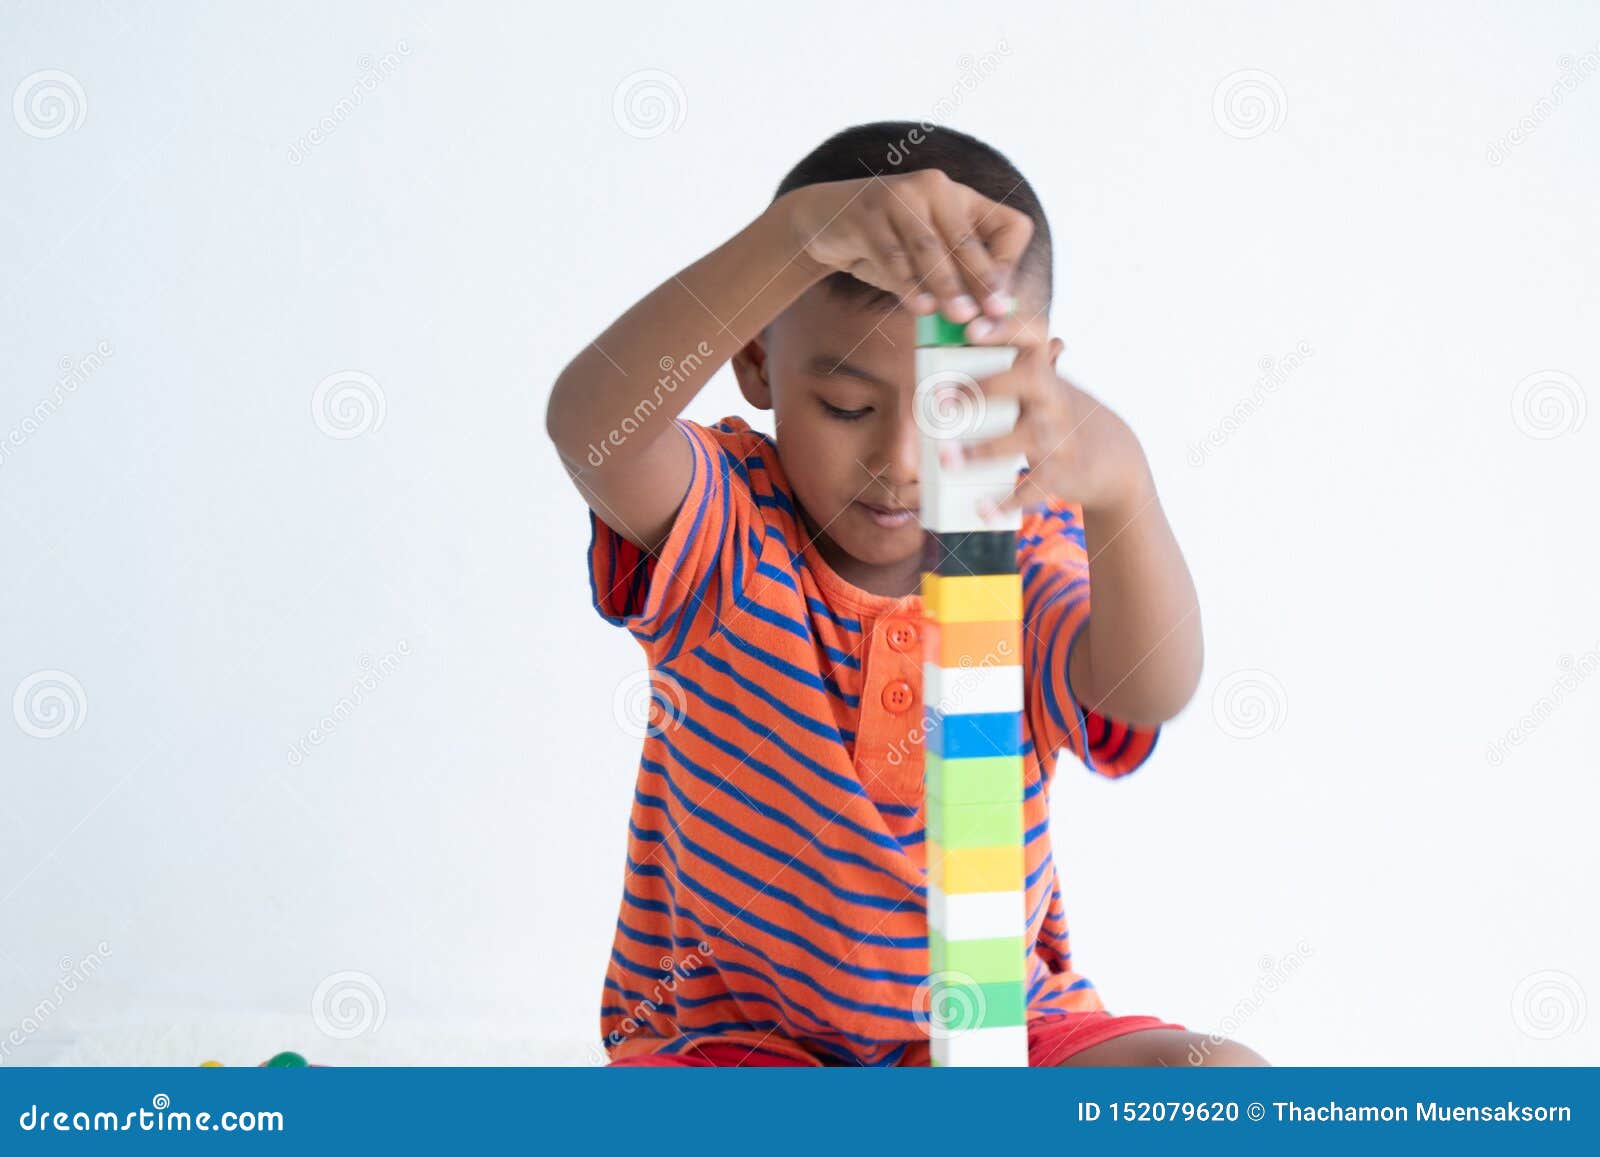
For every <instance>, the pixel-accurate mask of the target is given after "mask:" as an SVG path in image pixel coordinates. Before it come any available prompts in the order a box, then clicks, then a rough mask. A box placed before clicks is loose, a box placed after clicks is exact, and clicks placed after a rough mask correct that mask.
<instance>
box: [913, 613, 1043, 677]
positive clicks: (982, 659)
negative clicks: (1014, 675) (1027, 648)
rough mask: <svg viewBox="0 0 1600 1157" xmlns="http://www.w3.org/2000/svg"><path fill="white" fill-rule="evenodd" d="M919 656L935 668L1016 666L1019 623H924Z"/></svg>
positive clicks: (1018, 663)
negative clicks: (920, 654)
mask: <svg viewBox="0 0 1600 1157" xmlns="http://www.w3.org/2000/svg"><path fill="white" fill-rule="evenodd" d="M922 639H923V646H922V658H923V661H924V662H927V663H932V664H934V666H936V667H956V668H960V667H1019V666H1021V665H1022V624H1021V623H1020V622H1018V621H1017V620H1016V619H1011V620H1010V621H1008V622H987V623H941V622H937V621H934V620H927V621H925V622H924V623H923V632H922Z"/></svg>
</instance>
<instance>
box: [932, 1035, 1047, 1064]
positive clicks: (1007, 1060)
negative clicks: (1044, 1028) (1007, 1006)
mask: <svg viewBox="0 0 1600 1157" xmlns="http://www.w3.org/2000/svg"><path fill="white" fill-rule="evenodd" d="M929 1043H930V1045H931V1050H930V1051H931V1052H932V1053H933V1063H934V1064H936V1065H941V1066H943V1067H945V1068H965V1069H971V1068H1024V1069H1025V1068H1027V1067H1028V1026H1027V1025H1022V1024H1017V1025H1007V1026H1005V1027H1003V1028H975V1029H970V1030H968V1031H967V1032H960V1033H956V1034H955V1035H954V1036H948V1037H934V1038H933V1040H932V1041H930V1042H929Z"/></svg>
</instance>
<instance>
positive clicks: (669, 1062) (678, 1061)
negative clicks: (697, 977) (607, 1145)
mask: <svg viewBox="0 0 1600 1157" xmlns="http://www.w3.org/2000/svg"><path fill="white" fill-rule="evenodd" d="M1153 1028H1170V1029H1177V1030H1179V1031H1180V1032H1181V1031H1183V1026H1182V1025H1181V1024H1171V1023H1169V1022H1168V1021H1164V1020H1162V1019H1161V1018H1160V1017H1157V1016H1112V1015H1111V1014H1110V1013H1109V1012H1100V1011H1097V1012H1065V1013H1054V1014H1051V1015H1049V1016H1041V1017H1036V1018H1034V1019H1033V1020H1030V1021H1029V1022H1028V1064H1029V1066H1030V1067H1032V1068H1047V1067H1050V1066H1052V1065H1059V1064H1060V1063H1061V1062H1062V1061H1064V1060H1066V1059H1067V1058H1068V1057H1070V1056H1072V1055H1073V1054H1074V1053H1081V1052H1082V1051H1083V1050H1084V1049H1087V1048H1091V1047H1093V1046H1094V1045H1097V1044H1103V1043H1105V1042H1106V1041H1108V1040H1111V1039H1112V1038H1114V1037H1119V1036H1126V1035H1127V1034H1128V1033H1130V1032H1144V1031H1146V1030H1147V1029H1153ZM611 1064H612V1067H613V1068H620V1067H623V1066H626V1067H628V1068H668V1067H672V1068H676V1067H680V1066H683V1067H693V1068H776V1067H779V1066H784V1065H794V1064H796V1061H795V1060H794V1058H793V1057H788V1056H784V1055H783V1054H782V1053H778V1052H767V1051H764V1050H762V1049H761V1048H759V1047H755V1048H752V1047H751V1046H749V1045H742V1044H732V1043H730V1042H727V1041H710V1042H708V1043H706V1044H703V1045H696V1046H692V1047H690V1048H687V1049H685V1050H684V1051H683V1052H681V1053H643V1054H641V1055H637V1056H631V1057H624V1058H622V1059H621V1060H620V1061H612V1062H611Z"/></svg>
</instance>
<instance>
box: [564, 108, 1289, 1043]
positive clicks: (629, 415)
mask: <svg viewBox="0 0 1600 1157" xmlns="http://www.w3.org/2000/svg"><path fill="white" fill-rule="evenodd" d="M890 158H894V160H893V162H892V163H891V161H890ZM1050 297H1051V248H1050V232H1049V226H1048V224H1047V222H1046V220H1045V215H1044V211H1043V209H1042V208H1041V207H1040V205H1039V202H1038V199H1037V197H1036V196H1035V195H1034V192H1033V190H1032V188H1031V187H1030V186H1029V185H1028V183H1027V182H1026V181H1025V180H1024V179H1023V177H1022V175H1021V174H1020V173H1019V172H1017V171H1016V169H1015V168H1013V167H1012V165H1011V164H1010V162H1008V161H1007V160H1006V159H1005V158H1004V157H1002V156H1001V155H1000V154H999V153H998V152H996V151H995V150H994V149H992V148H990V147H989V146H987V145H985V144H983V143H982V142H980V141H977V140H975V139H973V138H972V137H969V136H966V135H964V134H961V133H958V132H955V131H953V130H951V129H945V128H940V129H935V130H933V131H932V132H927V131H925V130H922V129H919V127H918V126H916V125H914V124H911V123H883V124H872V125H862V126H859V127H856V128H853V129H849V130H847V131H845V132H842V133H840V134H838V135H836V136H834V137H832V138H831V139H829V140H828V141H826V142H824V143H823V144H822V145H821V146H819V147H818V148H817V149H816V150H814V151H813V152H812V153H811V154H810V155H809V156H807V157H806V158H805V159H804V160H802V161H801V162H800V164H799V165H798V166H796V168H795V169H794V170H793V171H792V172H791V173H790V174H789V175H788V176H787V177H786V178H784V180H783V182H782V184H781V185H780V186H779V189H778V194H777V196H776V198H775V199H774V200H773V202H772V204H771V205H770V206H768V208H767V209H766V211H765V212H763V213H762V214H761V215H760V216H759V217H757V218H756V220H754V221H753V222H751V223H750V224H749V225H747V226H746V227H745V228H743V229H741V230H740V231H739V232H738V233H737V234H735V235H734V236H733V238H732V239H731V240H729V241H728V242H726V243H725V244H724V245H722V246H720V247H719V248H717V249H715V250H713V251H712V252H711V253H709V254H707V255H706V256H705V257H703V258H701V259H700V260H699V261H697V262H695V263H694V264H693V265H691V266H689V267H688V268H687V269H684V270H683V271H682V272H680V273H678V274H676V275H675V276H673V277H670V278H668V279H667V280H666V281H665V282H663V283H662V284H661V285H660V286H659V287H658V288H657V289H655V290H654V291H653V292H651V293H650V294H649V295H648V296H647V297H645V298H644V299H643V300H642V301H640V302H639V303H638V304H636V305H634V306H633V308H631V309H630V310H628V311H627V312H626V313H625V314H623V315H622V317H621V318H619V319H618V320H617V321H616V322H615V323H614V324H613V325H612V326H611V327H610V328H609V329H607V330H606V331H605V333H603V334H601V335H600V336H599V337H598V338H597V339H595V341H593V342H592V343H590V345H589V346H588V347H587V348H586V349H585V350H584V351H583V352H582V353H581V354H579V355H578V356H577V357H576V358H575V359H574V360H573V361H572V363H571V364H570V365H569V366H568V367H567V368H566V369H565V371H563V373H562V374H561V377H560V379H559V380H558V381H557V383H556V386H555V389H554V391H553V393H552V394H551V398H550V405H549V412H548V416H547V426H548V429H549V434H550V437H551V439H552V440H553V441H554V442H555V445H556V447H557V449H558V451H559V452H560V454H561V458H562V461H563V462H564V464H565V465H566V467H567V470H568V472H569V473H570V474H571V476H572V479H573V481H574V483H575V484H576V485H577V487H578V490H579V492H580V493H581V494H582V495H583V498H584V501H585V502H586V503H587V504H588V506H589V508H590V510H591V512H592V513H591V523H592V529H593V541H592V544H591V548H590V554H589V565H590V574H591V583H592V588H593V597H594V603H595V606H596V608H597V609H598V610H599V612H600V613H601V615H603V616H604V617H605V618H606V619H607V620H608V621H609V622H612V623H614V624H617V625H619V626H625V627H627V628H628V630H629V631H630V632H632V634H633V635H634V636H635V638H637V639H638V640H639V642H640V644H641V645H642V646H643V647H644V650H645V654H646V656H647V657H648V659H649V662H650V667H651V678H652V687H651V691H652V696H651V700H652V701H651V708H652V710H651V716H650V726H649V729H648V735H647V737H646V739H645V744H644V754H643V758H642V761H641V764H640V769H639V781H638V788H637V790H636V793H635V796H634V805H633V816H632V822H631V824H630V837H629V846H628V863H627V871H626V875H625V878H624V882H623V896H622V911H621V915H620V917H619V919H618V922H617V932H616V938H615V941H614V943H613V948H612V952H611V965H610V968H609V970H608V974H607V977H606V981H605V992H604V998H603V1007H602V1009H601V1031H602V1033H603V1034H604V1037H605V1044H606V1048H607V1050H608V1053H609V1055H610V1057H611V1060H612V1062H613V1063H616V1064H641V1063H642V1064H685V1065H710V1064H723V1065H738V1064H863V1065H892V1064H927V1063H928V1053H929V1049H928V1032H929V1029H928V1012H929V1010H928V1007H927V1005H928V1000H929V995H928V993H929V989H928V985H927V981H928V948H927V914H926V908H925V899H926V890H925V886H924V857H923V850H924V831H923V810H922V798H923V797H922V750H921V747H920V742H921V739H922V731H921V723H922V720H921V716H920V711H919V709H918V708H919V704H920V702H921V682H922V668H921V658H922V656H921V650H922V648H921V643H920V641H919V630H920V625H919V620H920V615H921V609H922V608H921V600H920V598H919V596H918V595H917V594H916V593H915V592H916V591H917V590H918V585H919V580H920V577H921V574H922V570H923V566H924V562H923V551H924V533H923V530H922V528H921V527H920V526H919V525H918V522H917V509H918V497H919V496H918V456H919V431H918V427H917V423H916V418H915V415H914V413H913V405H912V400H913V391H914V387H915V384H916V383H915V381H914V380H913V378H914V374H913V368H912V361H913V359H912V348H913V344H914V335H913V331H914V328H915V317H916V316H917V315H919V314H928V313H932V312H935V311H938V312H940V313H942V314H943V315H944V316H945V317H946V318H947V319H949V320H951V321H954V322H957V323H961V324H964V325H965V326H966V336H967V339H968V341H969V342H971V343H974V344H996V345H1011V346H1016V347H1018V349H1019V353H1018V355H1017V358H1016V362H1015V364H1014V366H1013V367H1012V369H1010V370H1009V371H1008V372H1006V373H1003V374H999V375H997V376H995V377H991V378H989V379H987V380H985V381H983V382H982V383H980V386H981V389H982V391H983V392H984V394H985V395H986V397H987V398H996V397H1009V398H1015V399H1016V400H1017V402H1018V403H1019V405H1020V416H1019V418H1018V420H1017V423H1016V427H1015V429H1014V431H1013V432H1012V433H1010V434H1008V435H1005V436H1002V437H999V438H995V439H991V440H990V441H988V442H985V443H980V444H977V445H969V446H968V448H967V450H966V452H965V453H966V455H967V456H968V457H969V458H973V459H978V458H984V457H992V456H995V455H1009V456H1013V457H1015V456H1016V455H1018V454H1023V455H1026V458H1027V462H1028V467H1029V469H1028V470H1027V472H1026V473H1024V474H1022V475H1020V480H1019V482H1018V484H1017V486H1016V488H1015V490H1013V491H1012V492H1011V493H1010V494H1009V495H1007V494H1004V493H1001V494H997V495H996V496H995V497H996V506H997V507H998V508H1002V509H1016V508H1022V509H1024V510H1025V514H1024V517H1023V522H1022V528H1021V530H1020V531H1018V533H1017V540H1016V549H1017V561H1018V568H1017V569H1018V570H1019V572H1020V573H1021V575H1022V582H1023V593H1024V608H1023V630H1022V652H1023V653H1022V667H1023V672H1024V679H1025V687H1026V694H1025V703H1026V706H1025V710H1024V713H1023V727H1024V731H1023V738H1024V744H1023V760H1024V785H1025V790H1024V813H1025V816H1024V823H1025V825H1026V833H1025V839H1026V847H1025V852H1024V859H1025V867H1026V872H1027V876H1026V881H1025V888H1026V900H1027V909H1028V925H1027V931H1026V937H1025V942H1026V943H1029V944H1031V945H1032V949H1031V952H1030V955H1029V959H1028V971H1027V980H1028V1018H1029V1025H1028V1030H1029V1031H1028V1036H1029V1046H1030V1047H1029V1051H1030V1063H1032V1064H1034V1065H1055V1064H1075V1065H1076V1064H1084V1065H1120V1064H1168V1065H1184V1064H1192V1063H1196V1062H1197V1061H1199V1062H1201V1063H1207V1064H1261V1063H1264V1062H1262V1061H1261V1059H1260V1058H1259V1057H1257V1056H1256V1055H1255V1054H1254V1053H1253V1052H1251V1051H1250V1050H1249V1049H1247V1048H1244V1047H1243V1046H1241V1045H1237V1044H1234V1043H1233V1042H1231V1041H1223V1042H1221V1043H1218V1041H1217V1040H1216V1038H1214V1037H1205V1036H1201V1035H1199V1034H1194V1033H1188V1032H1185V1031H1184V1030H1183V1029H1182V1028H1180V1027H1179V1026H1177V1025H1174V1024H1169V1023H1166V1022H1164V1021H1161V1020H1159V1019H1157V1018H1154V1017H1148V1016H1113V1015H1111V1014H1110V1013H1108V1012H1106V1011H1105V1010H1104V1008H1103V1007H1102V1005H1101V1003H1100V1000H1099V997H1098V995H1097V994H1096V992H1095V990H1094V988H1093V986H1092V985H1091V984H1090V983H1089V981H1088V980H1087V979H1085V978H1084V977H1082V976H1080V975H1078V974H1077V973H1076V972H1074V971H1073V969H1072V954H1071V951H1070V947H1069V942H1068V937H1067V926H1066V919H1065V913H1064V911H1063V909H1062V905H1061V888H1060V883H1059V881H1058V879H1057V874H1056V869H1055V863H1054V860H1053V858H1052V856H1051V854H1050V836H1049V821H1048V816H1049V787H1050V783H1051V779H1052V776H1053V774H1054V771H1055V766H1056V760H1057V757H1058V754H1059V749H1060V748H1061V747H1062V746H1063V745H1066V746H1068V747H1070V749H1071V752H1072V755H1073V757H1074V758H1077V759H1080V760H1082V761H1083V762H1084V763H1085V764H1087V765H1088V766H1089V767H1090V768H1091V769H1092V770H1095V771H1098V772H1100V773H1101V774H1103V775H1107V776H1121V775H1125V774H1127V773H1128V772H1130V771H1133V770H1134V769H1135V768H1136V767H1138V766H1139V765H1140V764H1141V763H1143V762H1144V760H1145V759H1146V758H1147V757H1148V756H1149V754H1150V751H1151V749H1152V748H1153V747H1154V746H1155V743H1156V738H1157V735H1158V733H1159V730H1160V724H1161V723H1162V722H1163V721H1164V720H1167V719H1169V718H1171V717H1172V716H1173V715H1174V714H1176V713H1177V711H1178V710H1179V709H1181V708H1182V707H1183V705H1184V704H1185V703H1186V702H1187V701H1188V700H1189V698H1190V697H1191V695H1193V693H1194V689H1195V686H1196V683H1197V681H1198V679H1199V674H1200V666H1201V634H1200V619H1199V613H1198V608H1197V604H1196V599H1195V593H1194V588H1193V585H1192V584H1191V582H1190V578H1189V574H1188V570H1187V568H1186V566H1185V564H1184V560H1183V556H1182V553H1181V552H1180V551H1179V549H1178V545H1177V543H1176V541H1175V540H1174V538H1173V535H1172V531H1171V529H1170V528H1169V526H1168V525H1167V521H1166V518H1165V517H1164V515H1163V513H1162V509H1161V506H1160V503H1159V502H1158V501H1157V498H1156V493H1155V487H1154V483H1153V481H1152V477H1151V472H1150V469H1149V466H1148V464H1147V463H1146V461H1145V459H1144V455H1143V452H1142V451H1141V449H1140V446H1139V443H1138V441H1137V439H1136V438H1135V437H1134V435H1133V433H1132V431H1131V430H1130V429H1129V428H1128V427H1127V426H1126V425H1125V424H1124V423H1123V422H1122V421H1121V420H1120V419H1119V418H1118V417H1117V416H1116V415H1115V414H1113V413H1111V411H1109V410H1107V409H1106V408H1105V407H1104V406H1101V405H1100V404H1099V403H1098V402H1096V401H1095V400H1094V399H1093V398H1091V397H1090V396H1089V395H1087V394H1085V393H1083V392H1082V391H1080V390H1078V389H1076V388H1075V387H1073V386H1072V385H1070V384H1068V383H1067V382H1066V381H1064V380H1062V379H1061V378H1059V377H1057V376H1056V374H1055V371H1054V368H1053V366H1054V362H1055V359H1056V357H1057V355H1058V354H1059V353H1060V351H1061V342H1060V341H1058V340H1056V339H1054V338H1051V337H1050V336H1049V334H1048V329H1047V321H1046V311H1047V310H1048V308H1049V305H1050ZM729 360H731V361H732V363H733V369H734V373H735V375H736V376H737V378H738V381H739V386H740V389H741V391H742V392H743V393H744V396H745V398H746V399H747V400H748V401H749V402H750V404H751V405H752V406H755V407H756V408H758V409H763V410H772V411H773V414H774V428H775V430H776V439H775V440H774V439H769V438H767V437H766V436H764V435H762V434H759V433H757V432H756V431H754V430H752V429H751V428H750V427H749V426H747V425H746V424H745V423H744V422H743V421H742V420H741V419H739V418H726V419H724V420H723V421H722V422H719V423H718V424H717V425H715V426H711V427H706V426H701V425H698V424H695V423H693V422H688V421H683V420H680V419H678V417H677V416H678V414H679V413H680V412H681V411H682V410H683V408H684V407H685V406H686V405H687V404H688V402H689V400H690V399H691V398H692V397H693V396H694V394H695V392H696V391H697V390H699V389H700V387H701V386H703V385H704V384H705V382H706V381H707V380H708V379H709V378H710V377H711V375H712V373H713V372H715V370H716V369H717V368H718V367H719V366H721V365H722V364H723V363H725V362H728V361H729ZM663 371H667V372H666V373H663ZM1091 586H1092V588H1093V591H1094V599H1095V602H1094V614H1093V616H1092V617H1091V615H1090V614H1089V591H1090V588H1091Z"/></svg>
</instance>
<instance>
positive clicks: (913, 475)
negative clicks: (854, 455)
mask: <svg viewBox="0 0 1600 1157" xmlns="http://www.w3.org/2000/svg"><path fill="white" fill-rule="evenodd" d="M921 456H922V437H921V431H919V430H918V429H917V424H916V422H915V421H912V420H911V418H910V417H909V415H908V416H907V418H906V420H905V421H902V422H896V423H895V424H894V428H893V429H892V430H891V431H890V432H889V434H888V436H887V437H886V438H885V439H884V443H883V444H882V445H881V446H879V447H878V453H877V455H876V457H877V459H878V470H877V473H878V475H879V477H881V478H882V479H883V481H884V482H886V483H888V484H889V485H891V486H894V487H896V488H899V487H906V486H915V485H916V482H917V471H918V467H919V466H920V464H921Z"/></svg>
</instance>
